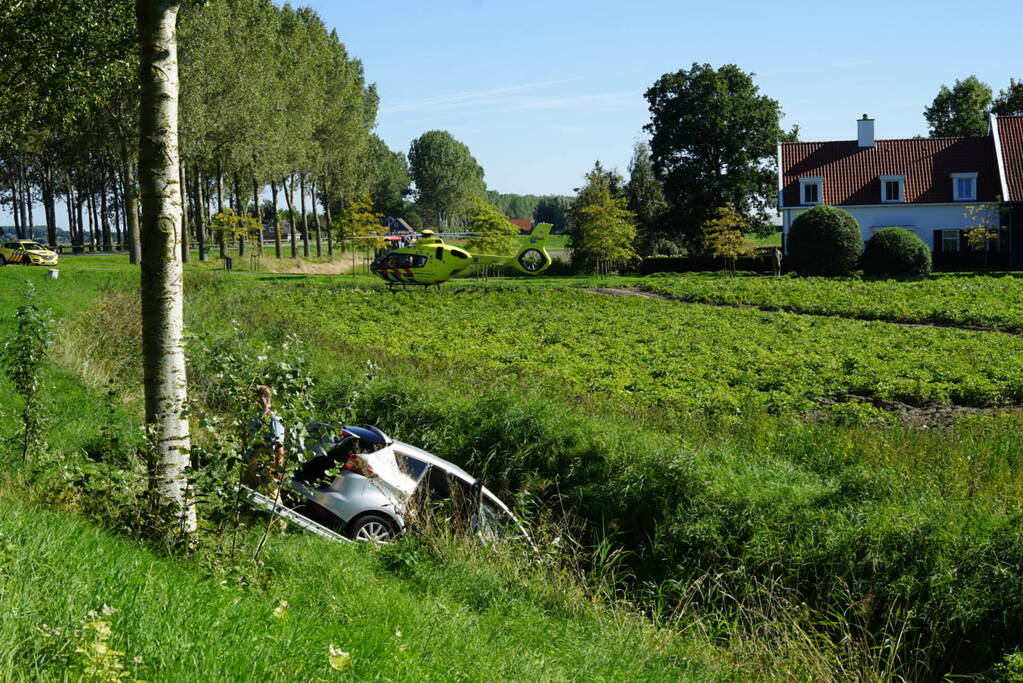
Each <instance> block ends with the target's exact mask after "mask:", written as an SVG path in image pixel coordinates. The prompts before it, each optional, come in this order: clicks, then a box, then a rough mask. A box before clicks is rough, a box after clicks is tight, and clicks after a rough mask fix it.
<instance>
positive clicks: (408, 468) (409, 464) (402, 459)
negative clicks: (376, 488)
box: [394, 453, 427, 481]
mask: <svg viewBox="0 0 1023 683" xmlns="http://www.w3.org/2000/svg"><path fill="white" fill-rule="evenodd" d="M394 458H395V460H397V461H398V469H400V470H401V473H402V474H404V475H405V476H407V477H408V478H409V479H411V480H413V481H419V479H420V478H422V476H423V472H425V471H426V468H427V464H426V463H425V462H423V461H422V460H420V459H419V458H413V457H412V456H411V455H405V454H404V453H395V454H394Z"/></svg>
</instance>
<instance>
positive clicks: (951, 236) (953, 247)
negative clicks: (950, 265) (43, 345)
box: [941, 230, 959, 254]
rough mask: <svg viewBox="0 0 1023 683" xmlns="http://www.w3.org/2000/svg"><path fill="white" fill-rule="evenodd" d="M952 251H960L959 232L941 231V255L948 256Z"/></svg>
mask: <svg viewBox="0 0 1023 683" xmlns="http://www.w3.org/2000/svg"><path fill="white" fill-rule="evenodd" d="M950 251H959V231H958V230H942V231H941V253H943V254H947V253H948V252H950Z"/></svg>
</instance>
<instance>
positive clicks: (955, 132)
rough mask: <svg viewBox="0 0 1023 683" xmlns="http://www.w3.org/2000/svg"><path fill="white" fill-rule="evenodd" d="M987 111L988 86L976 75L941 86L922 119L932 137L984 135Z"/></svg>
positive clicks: (989, 97) (989, 104)
mask: <svg viewBox="0 0 1023 683" xmlns="http://www.w3.org/2000/svg"><path fill="white" fill-rule="evenodd" d="M990 110H991V87H990V86H989V85H988V84H987V83H983V82H981V80H980V79H978V78H977V77H976V76H969V77H967V78H964V79H963V80H961V81H960V80H956V82H955V85H953V86H952V88H951V89H950V88H949V87H948V86H945V85H943V86H941V90H939V91H938V94H937V95H936V96H935V98H934V101H933V102H932V103H931V106H929V107H927V108H926V109H924V118H925V119H927V125H928V126H929V127H930V129H931V133H930V134H931V137H932V138H941V137H954V136H971V135H975V136H979V135H986V134H987V114H988V112H989V111H990Z"/></svg>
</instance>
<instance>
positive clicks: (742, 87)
mask: <svg viewBox="0 0 1023 683" xmlns="http://www.w3.org/2000/svg"><path fill="white" fill-rule="evenodd" d="M645 96H646V99H647V102H648V103H649V105H650V123H648V124H647V125H646V126H644V130H646V131H647V132H649V133H650V134H651V138H650V148H651V153H652V156H653V161H654V168H655V169H656V171H657V175H658V177H659V178H660V179H661V180H662V181H663V182H664V191H665V197H666V199H667V201H668V203H669V204H670V205H671V208H672V219H673V220H674V222H675V224H674V225H672V226H671V229H672V230H673V232H675V233H676V234H681V235H683V236H693V235H694V234H695V233H696V231H698V230H699V228H700V226H701V225H702V224H703V222H704V220H706V218H707V216H708V215H709V213H710V212H711V211H712V210H714V209H715V208H717V207H720V206H731V207H732V208H733V209H735V210H736V211H738V212H739V213H741V214H742V215H743V216H745V217H746V218H747V219H748V220H750V221H751V226H750V227H751V228H754V229H755V228H757V227H758V224H760V223H763V222H766V220H767V215H766V209H768V208H769V207H772V206H774V202H775V196H774V195H775V189H776V187H775V183H776V179H775V175H774V164H775V159H774V157H775V155H776V151H777V148H776V145H777V142H778V140H779V138H780V137H781V134H782V131H781V128H780V127H779V120H780V118H781V107H780V106H779V105H778V102H777V101H775V100H773V99H771V98H770V97H767V96H766V95H761V94H760V91H759V89H758V88H757V86H756V85H755V84H754V83H753V78H752V74H747V73H745V72H743V71H742V70H741V69H739V67H737V66H735V65H734V64H726V65H724V66H722V67H720V68H718V69H714V68H713V67H711V65H710V64H696V63H694V64H693V65H692V67H691V68H690V69H689V70H686V69H680V70H678V71H676V72H675V73H668V74H664V75H663V76H661V78H659V79H658V80H657V82H656V83H654V85H653V86H651V87H650V89H649V90H647V91H646V95H645Z"/></svg>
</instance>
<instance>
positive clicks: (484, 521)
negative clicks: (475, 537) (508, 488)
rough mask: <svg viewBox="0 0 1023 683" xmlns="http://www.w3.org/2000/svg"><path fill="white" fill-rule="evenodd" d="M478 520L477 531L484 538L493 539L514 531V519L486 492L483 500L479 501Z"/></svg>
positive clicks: (508, 534)
mask: <svg viewBox="0 0 1023 683" xmlns="http://www.w3.org/2000/svg"><path fill="white" fill-rule="evenodd" d="M479 520H480V525H479V531H480V534H482V535H483V537H484V538H489V539H492V540H494V539H498V538H503V537H505V536H510V535H513V534H514V533H515V531H516V526H517V525H516V523H515V519H514V518H513V517H512V516H511V515H510V514H508V513H507V512H505V510H504V508H503V507H501V505H500V504H499V503H498V502H497V501H496V500H495V499H494V498H492V497H491V496H489V495H488V494H486V493H484V494H483V500H482V502H481V503H480V517H479Z"/></svg>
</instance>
